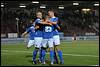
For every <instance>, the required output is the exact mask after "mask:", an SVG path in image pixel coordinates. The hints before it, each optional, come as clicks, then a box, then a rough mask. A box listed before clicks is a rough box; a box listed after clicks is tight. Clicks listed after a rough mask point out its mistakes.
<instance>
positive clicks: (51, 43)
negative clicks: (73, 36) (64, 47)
mask: <svg viewBox="0 0 100 67" xmlns="http://www.w3.org/2000/svg"><path fill="white" fill-rule="evenodd" d="M48 45H49V48H50V61H51V64H54V45H53V39H52V38H50V39H49V40H48Z"/></svg>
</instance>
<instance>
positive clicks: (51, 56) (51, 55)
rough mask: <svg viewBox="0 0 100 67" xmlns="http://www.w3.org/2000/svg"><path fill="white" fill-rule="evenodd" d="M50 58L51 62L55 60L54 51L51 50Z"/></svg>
mask: <svg viewBox="0 0 100 67" xmlns="http://www.w3.org/2000/svg"><path fill="white" fill-rule="evenodd" d="M50 60H51V62H54V51H53V50H50Z"/></svg>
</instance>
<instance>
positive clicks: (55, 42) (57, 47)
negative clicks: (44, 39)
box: [53, 35, 64, 64]
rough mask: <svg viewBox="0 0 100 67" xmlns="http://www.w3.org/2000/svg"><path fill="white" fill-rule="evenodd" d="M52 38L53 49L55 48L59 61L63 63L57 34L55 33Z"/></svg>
mask: <svg viewBox="0 0 100 67" xmlns="http://www.w3.org/2000/svg"><path fill="white" fill-rule="evenodd" d="M53 39H54V45H55V49H56V50H57V53H58V57H59V59H60V63H61V64H64V60H63V56H62V51H61V50H60V46H59V45H60V37H59V35H55V36H54V37H53Z"/></svg>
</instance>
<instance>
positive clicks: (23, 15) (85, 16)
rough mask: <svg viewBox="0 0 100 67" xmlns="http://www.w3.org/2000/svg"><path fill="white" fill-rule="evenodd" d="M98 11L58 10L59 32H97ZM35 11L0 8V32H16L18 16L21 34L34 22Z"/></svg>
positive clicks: (82, 33) (78, 33)
mask: <svg viewBox="0 0 100 67" xmlns="http://www.w3.org/2000/svg"><path fill="white" fill-rule="evenodd" d="M97 11H98V12H99V10H97ZM45 12H46V11H45ZM98 12H97V13H96V11H95V10H91V11H90V12H83V11H82V10H81V9H77V10H59V11H58V15H57V16H58V17H59V22H58V24H59V25H60V27H61V30H60V32H64V34H65V36H66V35H69V36H70V35H72V34H73V33H76V34H77V35H84V33H86V32H94V33H99V13H98ZM35 13H36V10H35V9H16V8H1V33H17V20H16V18H18V19H19V21H18V27H19V32H20V33H19V34H22V33H23V32H24V31H25V30H26V28H27V27H29V26H30V25H31V23H32V22H34V20H35V18H36V16H35Z"/></svg>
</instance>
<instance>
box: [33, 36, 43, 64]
mask: <svg viewBox="0 0 100 67" xmlns="http://www.w3.org/2000/svg"><path fill="white" fill-rule="evenodd" d="M41 43H42V37H35V38H34V44H35V49H34V51H33V63H34V64H36V55H37V52H38V50H39V49H40V45H41Z"/></svg>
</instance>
